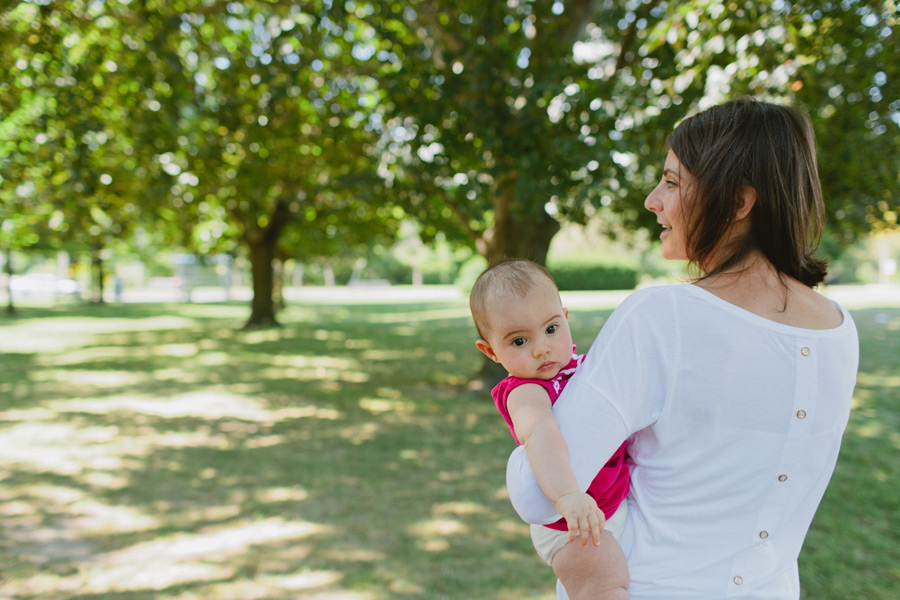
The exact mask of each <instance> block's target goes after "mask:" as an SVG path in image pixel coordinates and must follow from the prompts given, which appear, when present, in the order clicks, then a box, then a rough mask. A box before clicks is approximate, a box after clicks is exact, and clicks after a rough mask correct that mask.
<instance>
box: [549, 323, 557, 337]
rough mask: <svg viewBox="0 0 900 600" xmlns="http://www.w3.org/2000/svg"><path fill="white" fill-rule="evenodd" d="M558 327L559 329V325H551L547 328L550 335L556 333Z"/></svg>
mask: <svg viewBox="0 0 900 600" xmlns="http://www.w3.org/2000/svg"><path fill="white" fill-rule="evenodd" d="M557 329H559V325H551V326H550V327H548V328H547V333H548V334H549V335H553V334H554V333H556V330H557Z"/></svg>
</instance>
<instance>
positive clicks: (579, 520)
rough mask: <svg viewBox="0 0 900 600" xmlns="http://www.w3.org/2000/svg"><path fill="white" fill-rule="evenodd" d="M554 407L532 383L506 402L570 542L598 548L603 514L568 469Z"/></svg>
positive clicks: (546, 395)
mask: <svg viewBox="0 0 900 600" xmlns="http://www.w3.org/2000/svg"><path fill="white" fill-rule="evenodd" d="M551 406H552V402H551V400H550V396H549V395H548V394H547V390H546V389H544V388H543V387H541V386H540V385H537V384H533V383H526V384H524V385H520V386H519V387H517V388H516V389H514V390H513V391H512V392H510V394H509V397H508V399H507V401H506V407H507V410H508V411H509V417H510V420H512V423H513V427H514V429H515V431H516V437H518V439H519V442H520V443H521V444H522V446H523V447H524V448H525V453H526V455H527V456H528V463H529V465H531V466H532V468H533V470H534V473H535V477H536V479H537V481H538V483H539V485H540V486H541V489H542V490H543V492H544V494H545V495H546V497H547V498H549V499H550V500H551V501H552V502H554V503H555V505H556V509H557V511H558V512H559V513H560V514H561V515H562V516H563V517H564V518H565V519H566V522H567V524H568V527H569V540H574V539H576V538H579V537H580V538H581V545H582V547H583V546H585V545H586V544H587V542H588V538H589V537H591V538H593V540H594V544H595V545H599V543H600V531H601V530H602V528H603V522H604V520H605V518H604V515H603V512H602V511H601V510H600V509H599V507H598V506H597V502H596V501H595V500H594V499H593V498H592V497H590V496H589V495H588V494H586V493H584V491H583V490H579V489H578V481H577V480H576V479H575V475H574V474H573V473H572V469H571V467H570V466H569V449H568V446H566V440H565V439H564V438H563V436H562V433H561V432H560V430H559V424H558V423H557V422H556V417H554V416H553V411H552V410H551Z"/></svg>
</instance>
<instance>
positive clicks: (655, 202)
mask: <svg viewBox="0 0 900 600" xmlns="http://www.w3.org/2000/svg"><path fill="white" fill-rule="evenodd" d="M656 189H657V188H653V191H652V192H650V193H649V194H648V195H647V198H646V199H645V200H644V208H646V209H647V210H649V211H650V212H654V213H656V212H659V211H660V210H662V202H660V201H659V198H657V196H656Z"/></svg>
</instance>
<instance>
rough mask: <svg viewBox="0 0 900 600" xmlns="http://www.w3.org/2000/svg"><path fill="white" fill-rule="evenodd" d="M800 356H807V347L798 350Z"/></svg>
mask: <svg viewBox="0 0 900 600" xmlns="http://www.w3.org/2000/svg"><path fill="white" fill-rule="evenodd" d="M800 354H802V355H803V356H809V346H803V348H801V349H800Z"/></svg>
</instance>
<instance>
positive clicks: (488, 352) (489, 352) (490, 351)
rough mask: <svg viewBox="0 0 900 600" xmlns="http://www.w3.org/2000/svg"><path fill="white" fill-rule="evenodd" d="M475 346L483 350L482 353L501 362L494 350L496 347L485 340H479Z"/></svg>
mask: <svg viewBox="0 0 900 600" xmlns="http://www.w3.org/2000/svg"><path fill="white" fill-rule="evenodd" d="M475 347H476V348H478V349H479V350H481V353H482V354H484V355H485V356H487V357H488V358H489V359H491V360H492V361H494V362H500V359H499V358H497V353H496V352H494V349H493V348H492V347H491V345H490V344H488V343H487V342H486V341H484V340H478V341H477V342H475Z"/></svg>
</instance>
